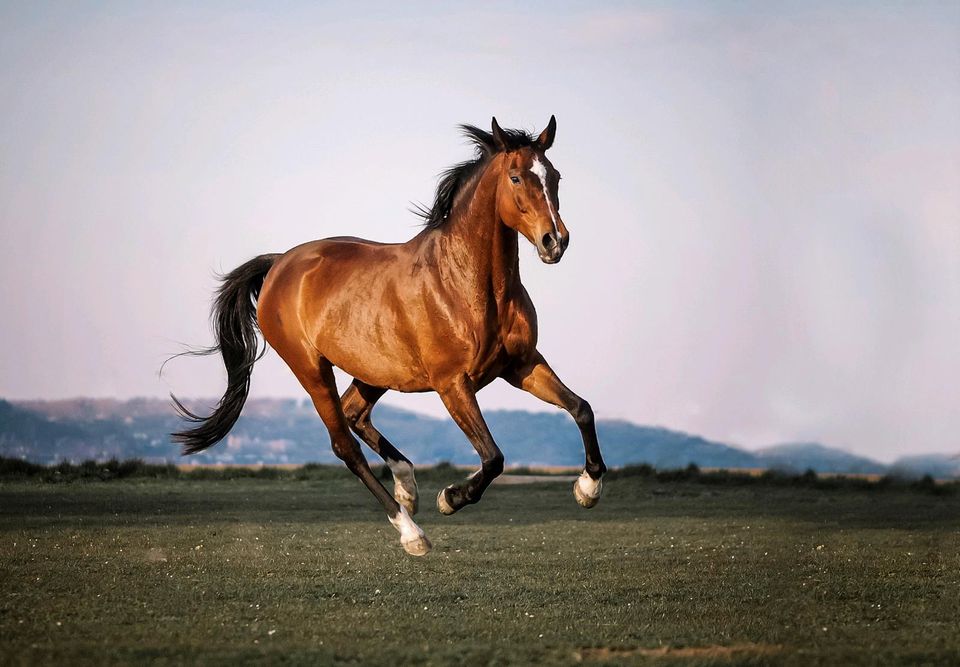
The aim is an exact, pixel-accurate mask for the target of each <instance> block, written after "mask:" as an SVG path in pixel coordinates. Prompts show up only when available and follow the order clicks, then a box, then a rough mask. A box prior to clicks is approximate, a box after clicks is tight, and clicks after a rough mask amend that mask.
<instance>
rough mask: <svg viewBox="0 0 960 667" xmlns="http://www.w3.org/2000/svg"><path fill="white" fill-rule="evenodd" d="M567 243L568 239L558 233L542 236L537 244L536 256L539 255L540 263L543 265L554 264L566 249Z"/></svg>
mask: <svg viewBox="0 0 960 667" xmlns="http://www.w3.org/2000/svg"><path fill="white" fill-rule="evenodd" d="M569 242H570V237H569V236H566V237H563V236H561V235H560V233H559V232H549V233H547V234H544V235H543V238H541V239H540V243H538V244H537V254H539V255H540V261H542V262H543V263H544V264H556V263H557V262H559V261H560V258H561V257H563V252H564V250H566V249H567V244H568V243H569Z"/></svg>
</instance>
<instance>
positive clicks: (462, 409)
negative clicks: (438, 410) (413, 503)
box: [437, 376, 503, 514]
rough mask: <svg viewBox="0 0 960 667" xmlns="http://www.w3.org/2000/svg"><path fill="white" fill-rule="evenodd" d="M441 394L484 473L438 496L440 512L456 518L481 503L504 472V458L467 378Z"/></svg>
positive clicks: (479, 473) (475, 475)
mask: <svg viewBox="0 0 960 667" xmlns="http://www.w3.org/2000/svg"><path fill="white" fill-rule="evenodd" d="M437 393H438V394H440V399H441V400H442V401H443V404H444V405H445V406H446V408H447V411H448V412H449V413H450V416H451V417H453V420H454V421H455V422H456V423H457V426H459V427H460V428H461V430H463V433H464V435H466V436H467V439H468V440H470V443H471V444H472V445H473V447H474V449H476V450H477V453H478V454H479V455H480V470H478V471H477V472H475V473H473V474H472V475H470V477H468V478H467V479H466V481H464V482H461V483H460V484H451V485H450V486H448V487H446V488H444V489H440V493H439V494H438V495H437V509H439V510H440V511H441V512H442V513H443V514H453V513H454V512H456V511H457V510H458V509H460V508H461V507H463V506H464V505H470V504H473V503H475V502H477V501H478V500H480V496H482V495H483V492H484V490H485V489H486V488H487V487H488V486H489V485H490V482H492V481H493V480H494V478H496V477H497V475H499V474H500V473H501V472H503V454H502V453H501V452H500V448H499V447H497V443H496V442H494V440H493V436H492V435H490V429H488V428H487V423H486V422H485V421H484V420H483V415H482V414H481V413H480V406H479V405H478V404H477V394H476V392H475V391H474V389H473V386H472V383H471V382H470V380H469V379H468V378H467V377H466V376H464V377H461V378H458V379H457V380H456V381H455V382H453V383H452V384H451V385H450V386H449V387H446V388H445V389H443V390H438V392H437Z"/></svg>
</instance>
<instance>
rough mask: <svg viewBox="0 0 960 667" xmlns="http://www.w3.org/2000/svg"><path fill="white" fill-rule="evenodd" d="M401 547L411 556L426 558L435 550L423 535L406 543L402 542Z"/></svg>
mask: <svg viewBox="0 0 960 667" xmlns="http://www.w3.org/2000/svg"><path fill="white" fill-rule="evenodd" d="M400 545H401V546H402V547H403V550H404V551H406V552H407V553H408V554H410V555H411V556H426V555H427V554H428V553H430V550H431V549H432V548H433V544H431V543H430V540H429V539H427V536H426V535H421V536H419V537H417V538H415V539H412V540H408V541H406V542H405V541H403V540H400Z"/></svg>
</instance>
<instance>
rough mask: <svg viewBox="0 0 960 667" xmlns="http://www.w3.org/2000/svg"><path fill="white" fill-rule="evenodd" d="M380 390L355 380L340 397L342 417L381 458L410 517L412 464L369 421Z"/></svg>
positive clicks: (414, 482)
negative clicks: (391, 475) (391, 474)
mask: <svg viewBox="0 0 960 667" xmlns="http://www.w3.org/2000/svg"><path fill="white" fill-rule="evenodd" d="M386 391H387V390H386V389H384V388H382V387H372V386H370V385H368V384H366V383H364V382H361V381H360V380H354V381H353V384H351V385H350V386H349V387H348V388H347V390H346V391H345V392H343V396H341V397H340V402H341V404H342V405H343V414H344V416H345V417H346V419H347V424H348V425H349V426H350V428H351V429H352V430H353V432H354V433H356V434H357V435H358V436H360V439H361V440H363V441H364V442H365V443H367V446H368V447H370V449H372V450H373V451H375V452H376V453H377V454H379V455H380V458H382V459H383V460H384V462H385V463H386V464H387V466H388V467H389V468H390V472H391V473H393V497H394V499H396V501H397V502H398V503H400V504H401V505H403V506H404V507H406V508H407V511H408V512H409V513H410V514H416V513H417V500H418V493H417V480H416V477H414V475H413V464H412V463H411V462H410V459H408V458H407V457H406V456H404V455H403V454H402V453H401V452H400V450H398V449H397V448H396V447H394V446H393V445H392V444H391V443H390V441H389V440H387V439H386V438H385V437H383V434H382V433H380V431H378V430H377V428H376V427H375V426H374V425H373V422H372V421H370V413H371V412H372V411H373V406H374V405H375V404H376V403H377V401H379V400H380V397H381V396H383V395H384V393H386Z"/></svg>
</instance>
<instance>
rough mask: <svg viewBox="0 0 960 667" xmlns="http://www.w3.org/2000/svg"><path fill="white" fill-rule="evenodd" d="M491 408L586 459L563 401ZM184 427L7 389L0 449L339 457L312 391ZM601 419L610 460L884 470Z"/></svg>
mask: <svg viewBox="0 0 960 667" xmlns="http://www.w3.org/2000/svg"><path fill="white" fill-rule="evenodd" d="M215 403H216V401H215V400H206V401H204V400H194V401H188V407H190V408H191V409H192V410H194V411H198V412H200V413H201V414H203V413H207V412H209V410H210V408H211V406H212V405H214V404H215ZM485 417H486V419H487V423H488V424H489V426H490V430H491V432H492V433H493V435H494V437H495V438H496V439H497V442H498V444H499V445H500V447H501V449H502V450H503V452H504V455H505V456H506V459H507V463H508V464H509V465H553V466H579V465H582V464H583V446H582V445H581V441H580V433H579V431H578V430H577V427H576V424H574V423H573V420H572V419H570V417H569V416H567V415H566V414H565V413H562V412H560V411H559V410H558V411H556V412H551V413H548V412H524V411H516V410H491V411H487V412H486V413H485ZM374 420H375V423H376V424H377V426H378V428H379V429H380V430H381V431H382V432H383V433H384V435H386V437H387V438H389V439H390V440H391V441H392V442H393V443H394V444H395V445H396V446H397V447H398V448H399V449H400V450H401V451H403V452H404V453H405V454H406V455H407V456H408V457H409V458H410V459H411V460H413V461H414V462H415V463H439V462H441V461H449V462H451V463H457V464H467V465H471V464H475V463H476V462H477V455H476V453H475V452H474V450H473V447H472V446H471V445H470V443H469V442H468V441H467V439H466V438H465V437H464V435H463V434H462V433H461V432H460V429H459V428H457V426H456V425H455V424H454V423H453V421H452V420H450V419H435V418H433V417H427V416H424V415H420V414H417V413H415V412H410V411H407V410H401V409H398V408H394V407H391V406H389V405H384V404H380V405H378V406H377V407H376V408H375V410H374ZM182 427H183V422H181V421H180V419H179V418H178V417H177V416H176V414H175V413H174V412H173V409H172V408H171V406H170V404H169V403H168V402H167V401H165V400H162V399H132V400H129V401H120V400H114V399H88V398H82V399H73V400H63V401H20V402H15V403H11V402H8V401H4V400H2V399H0V456H8V457H16V458H24V459H29V460H31V461H35V462H38V463H52V462H57V461H61V460H69V461H74V462H79V461H82V460H86V459H100V460H103V459H109V458H118V459H127V458H141V459H144V460H147V461H156V462H159V461H174V462H190V463H235V464H255V463H306V462H311V461H312V462H320V463H333V462H335V461H336V460H337V459H336V458H335V457H334V455H333V453H332V452H331V450H330V445H329V437H328V435H327V433H326V430H325V429H324V428H323V424H322V423H321V422H320V419H319V418H318V417H317V415H316V412H315V411H314V409H313V406H312V405H311V404H310V403H309V401H307V400H306V399H304V400H295V399H253V400H251V401H249V402H248V403H247V405H246V406H245V408H244V412H243V416H242V417H241V418H240V420H239V421H238V422H237V425H236V426H235V427H234V429H233V431H231V433H230V435H229V436H228V437H227V439H226V440H225V441H224V442H222V443H220V444H218V445H216V446H215V447H213V448H211V449H209V450H207V451H206V452H203V453H202V454H198V455H194V456H191V457H188V458H183V457H181V456H180V455H179V449H178V448H177V446H176V445H174V444H173V443H172V442H171V441H170V437H169V433H170V432H171V431H174V430H177V429H180V428H182ZM597 430H598V433H599V436H600V441H601V444H602V445H603V453H604V458H605V459H606V461H607V464H608V465H611V466H623V465H627V464H632V463H635V464H639V463H647V464H650V465H652V466H654V467H657V468H660V469H665V468H681V467H685V466H687V465H688V464H690V463H695V464H696V465H698V466H700V467H704V468H781V469H789V470H796V471H804V470H807V469H808V468H809V469H813V470H816V471H818V472H839V473H844V472H845V473H884V472H886V471H887V467H886V466H884V465H883V464H881V463H878V462H876V461H872V460H870V459H866V458H862V457H858V456H854V455H852V454H848V453H846V452H843V451H840V450H836V449H831V448H829V447H825V446H823V445H821V444H818V443H799V444H788V445H778V446H775V447H770V448H768V449H765V450H761V451H759V452H748V451H746V450H743V449H739V448H737V447H734V446H732V445H729V444H725V443H721V442H713V441H710V440H706V439H704V438H701V437H699V436H696V435H690V434H687V433H681V432H679V431H671V430H669V429H666V428H660V427H650V426H639V425H637V424H633V423H630V422H627V421H621V420H599V421H598V422H597ZM371 456H373V455H372V454H371ZM944 459H946V457H944ZM374 460H375V459H374ZM950 463H951V462H950V460H949V459H946V460H944V461H942V460H940V459H939V458H937V457H927V459H924V460H921V459H920V458H916V460H914V461H913V462H912V463H911V462H907V463H905V464H904V465H905V466H906V467H904V472H905V474H907V473H906V471H907V470H908V469H909V471H910V472H909V473H908V474H910V475H922V474H925V472H926V468H925V466H926V465H928V464H929V465H931V466H934V468H935V469H936V470H937V471H938V472H937V473H931V474H936V475H937V476H946V474H942V473H946V472H950V473H951V474H952V475H955V476H960V470H958V466H956V465H953V466H952V467H951V465H950ZM954 463H955V462H954ZM934 468H931V470H933V469H934ZM918 471H920V472H918ZM951 471H952V472H951Z"/></svg>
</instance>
